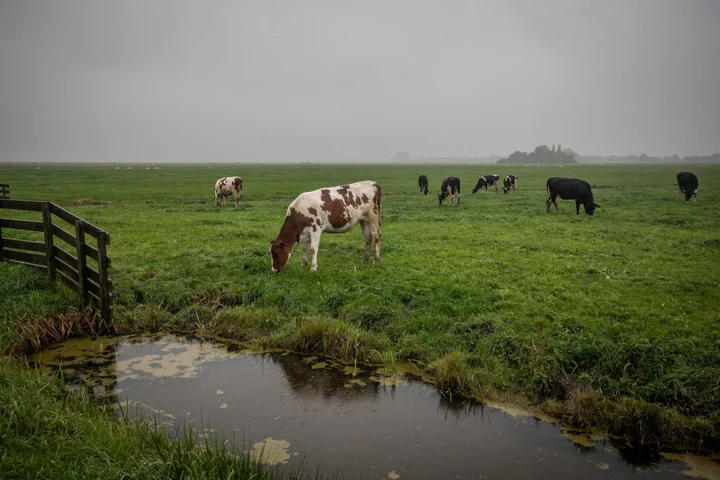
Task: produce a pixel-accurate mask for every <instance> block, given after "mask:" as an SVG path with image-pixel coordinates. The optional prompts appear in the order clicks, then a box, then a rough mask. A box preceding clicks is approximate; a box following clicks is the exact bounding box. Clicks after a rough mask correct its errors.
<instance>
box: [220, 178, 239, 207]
mask: <svg viewBox="0 0 720 480" xmlns="http://www.w3.org/2000/svg"><path fill="white" fill-rule="evenodd" d="M242 188H243V180H242V177H223V178H221V179H219V180H218V181H217V182H215V206H217V205H220V201H221V200H222V201H223V203H227V197H229V196H230V195H232V196H233V199H234V200H235V206H236V207H237V206H238V197H240V200H242V196H243V193H242Z"/></svg>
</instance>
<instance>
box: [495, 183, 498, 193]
mask: <svg viewBox="0 0 720 480" xmlns="http://www.w3.org/2000/svg"><path fill="white" fill-rule="evenodd" d="M497 184H498V182H495V184H494V185H495V193H497V192H498V185H497Z"/></svg>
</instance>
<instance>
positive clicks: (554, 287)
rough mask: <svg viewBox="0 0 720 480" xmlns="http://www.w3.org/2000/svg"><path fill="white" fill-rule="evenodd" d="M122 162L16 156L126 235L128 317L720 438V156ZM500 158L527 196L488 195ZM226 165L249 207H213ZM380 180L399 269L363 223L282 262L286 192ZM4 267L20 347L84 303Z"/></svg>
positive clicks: (31, 176)
mask: <svg viewBox="0 0 720 480" xmlns="http://www.w3.org/2000/svg"><path fill="white" fill-rule="evenodd" d="M115 167H116V166H115V165H112V166H110V165H102V166H100V165H94V166H79V165H78V166H68V165H42V166H41V167H40V169H38V168H37V166H36V165H33V166H28V165H0V168H1V170H0V183H8V184H10V185H11V196H12V198H16V199H27V200H50V201H53V202H56V203H59V204H60V205H62V206H64V207H65V208H67V209H69V210H71V211H72V212H74V213H76V214H77V215H79V216H81V217H83V218H84V219H86V220H88V221H90V222H92V223H94V224H95V225H97V226H99V227H100V228H102V229H104V230H106V231H108V232H109V233H110V236H111V245H110V246H109V254H110V256H111V257H112V269H111V277H112V279H113V282H114V291H113V299H114V305H115V307H114V320H113V325H112V328H113V329H114V330H115V331H118V332H130V331H136V330H143V329H152V330H163V329H164V330H174V331H177V330H182V331H190V332H196V333H199V334H204V335H217V336H222V337H230V338H237V339H242V340H249V341H254V342H256V343H258V344H259V345H262V346H274V347H281V348H288V349H292V350H296V351H300V352H308V353H313V354H320V355H325V356H328V357H330V358H334V359H336V360H340V361H345V362H353V361H358V362H371V363H377V364H384V365H387V366H389V367H392V365H393V364H394V363H396V362H398V361H401V360H409V361H411V362H414V363H416V364H418V365H419V366H421V367H422V368H424V369H426V370H427V371H428V372H429V373H431V374H432V375H433V377H434V378H435V381H436V382H437V383H438V385H439V386H440V387H441V388H443V389H446V390H448V391H450V392H453V393H460V394H465V395H470V396H476V397H478V398H480V399H483V398H488V399H496V400H502V401H513V402H519V403H527V404H531V405H534V406H536V407H537V408H539V409H541V410H543V411H544V412H546V413H548V414H551V415H554V416H556V417H558V418H561V419H562V420H563V421H565V422H567V423H570V424H573V425H575V426H578V427H582V428H588V429H596V430H600V431H607V432H609V433H612V434H615V435H620V436H626V437H627V438H628V439H629V440H632V441H639V442H644V443H655V444H659V445H665V446H670V447H685V448H698V447H699V448H701V449H715V450H716V449H718V443H717V442H718V440H720V434H719V433H718V432H720V413H719V412H720V288H718V287H719V286H720V208H718V206H719V205H720V166H717V165H714V166H707V167H702V166H700V165H689V166H688V165H685V166H680V167H676V166H607V165H604V166H590V165H576V166H567V165H566V166H563V167H559V166H541V167H536V166H529V167H524V166H523V167H510V166H500V165H473V166H468V165H455V166H453V165H443V166H435V165H433V166H431V167H428V166H427V165H422V166H420V165H364V166H362V165H305V164H303V165H267V164H264V165H217V164H213V165H159V169H158V170H155V169H154V168H151V169H149V170H148V169H146V166H145V165H132V166H131V167H132V168H130V169H128V166H127V165H121V166H120V167H119V168H120V169H119V170H116V168H115ZM153 167H154V166H153ZM681 170H683V171H684V170H688V171H693V172H694V173H696V174H697V176H698V178H699V181H700V187H699V193H698V201H697V202H692V201H690V202H685V201H681V200H680V199H679V194H678V192H677V187H676V186H675V174H676V173H677V172H678V171H681ZM489 173H497V174H499V175H501V178H502V177H504V176H505V175H506V174H508V173H515V174H518V176H519V189H518V191H517V192H516V193H511V194H508V195H503V194H502V190H500V192H499V193H498V194H495V193H494V192H492V191H489V192H487V193H486V192H485V191H481V192H478V193H477V194H475V195H471V191H472V188H473V186H474V185H475V182H476V181H477V178H478V177H479V176H480V175H484V174H489ZM420 174H425V175H427V176H428V177H429V180H430V190H431V194H430V195H428V196H420V195H418V193H417V177H418V175H420ZM228 175H240V176H242V177H243V179H244V198H243V200H242V201H241V203H240V206H239V207H238V208H234V207H233V206H232V205H231V202H229V206H223V207H216V206H215V205H214V203H213V200H212V191H213V185H214V182H215V180H216V179H217V178H219V177H222V176H228ZM449 175H454V176H458V177H460V179H461V181H462V200H461V202H460V206H459V207H457V208H456V207H455V206H452V207H451V206H448V205H443V206H442V207H439V206H438V200H437V195H436V194H435V192H437V190H439V187H440V183H441V181H442V180H443V179H444V178H445V177H447V176H449ZM550 176H567V177H575V178H581V179H584V180H586V181H588V182H589V183H590V184H591V185H592V186H593V192H594V195H595V202H596V203H598V204H599V205H600V208H599V209H598V210H597V211H596V212H595V215H594V216H593V217H587V216H585V215H584V214H582V215H580V216H576V215H575V204H574V202H571V201H560V203H559V205H560V213H559V214H556V213H555V210H554V208H552V210H551V213H550V214H547V213H546V212H545V199H546V197H547V196H546V193H545V181H546V179H547V178H548V177H550ZM360 180H375V181H376V182H377V183H378V184H379V185H380V186H381V187H382V191H383V201H382V235H383V240H382V260H381V263H380V265H372V264H363V263H362V256H363V251H364V245H363V239H362V234H361V232H360V229H359V228H357V229H355V230H353V231H352V232H350V233H347V234H343V235H330V234H324V235H323V236H322V240H321V242H320V249H319V254H318V265H319V270H318V272H310V271H309V269H307V268H300V261H301V249H300V246H296V247H295V248H296V249H295V255H293V257H292V258H291V260H290V262H289V264H288V266H287V267H286V268H285V269H284V270H283V271H282V272H281V273H279V274H273V273H271V271H270V261H269V254H268V247H269V240H270V239H272V238H274V237H275V236H276V235H277V233H278V231H279V229H280V226H281V225H282V222H283V218H284V215H285V211H286V209H287V206H288V204H289V203H290V202H291V201H292V200H293V199H294V198H295V197H296V196H297V195H298V194H299V193H301V192H304V191H309V190H314V189H316V188H320V187H325V186H334V185H339V184H343V183H349V182H355V181H360ZM581 212H582V208H581ZM0 216H10V217H13V218H36V216H33V215H32V214H30V213H27V214H23V213H19V212H14V211H3V212H1V213H0ZM3 235H6V236H12V237H15V238H20V237H23V238H24V237H27V238H32V234H29V233H24V232H23V233H20V232H15V231H13V232H10V233H7V232H5V231H4V232H3ZM0 279H2V281H1V282H0V329H1V330H0V343H1V345H2V347H3V349H4V350H5V352H6V353H7V352H19V351H22V349H23V346H24V345H25V342H26V340H27V339H26V338H25V337H24V335H26V333H21V330H19V329H18V327H17V325H18V323H22V324H25V325H29V326H30V327H28V328H29V330H27V331H30V330H32V328H35V327H33V326H37V325H39V320H38V319H39V318H42V317H54V316H56V315H58V314H62V313H66V312H68V311H70V310H72V309H74V308H77V306H78V303H77V302H78V300H77V298H76V295H74V294H73V293H71V292H69V291H67V290H65V289H64V288H62V287H59V286H55V285H51V284H49V283H48V281H47V280H45V279H44V275H43V273H42V272H41V271H35V270H31V269H28V268H26V267H23V266H17V265H9V264H7V263H0ZM37 328H40V327H39V326H37ZM27 331H26V330H23V331H22V332H27Z"/></svg>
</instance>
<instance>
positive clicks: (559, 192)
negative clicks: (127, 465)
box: [214, 172, 698, 273]
mask: <svg viewBox="0 0 720 480" xmlns="http://www.w3.org/2000/svg"><path fill="white" fill-rule="evenodd" d="M499 183H500V176H499V175H495V174H490V175H483V176H482V177H480V178H479V179H478V181H477V183H476V184H475V188H473V191H472V193H476V192H477V191H478V190H480V189H482V188H484V189H485V191H486V192H487V189H488V187H494V190H495V193H497V192H498V184H499ZM517 185H518V176H517V175H515V174H511V175H507V176H506V177H505V178H504V180H503V193H505V194H507V193H509V192H510V190H511V189H512V191H513V192H516V191H517ZM677 185H678V189H679V191H680V198H682V197H683V196H684V197H685V200H686V201H687V200H690V198H693V199H694V200H695V201H697V192H698V179H697V177H696V176H695V175H694V174H692V173H690V172H680V173H678V174H677ZM429 186H430V183H429V181H428V177H427V176H426V175H420V176H419V177H418V190H419V192H420V194H421V195H427V194H428V191H429ZM242 188H243V180H242V178H241V177H223V178H220V179H218V180H217V182H215V192H214V198H215V205H216V206H219V205H220V203H221V202H222V203H227V197H229V196H232V197H233V199H234V201H235V206H236V207H237V206H238V202H239V200H242V196H243V195H242ZM545 189H546V192H547V194H548V198H547V200H546V201H545V206H546V211H547V212H548V213H550V206H551V205H555V211H556V212H558V213H559V211H560V210H559V208H558V204H557V197H560V198H561V199H562V200H575V212H576V214H577V215H580V205H582V206H583V208H584V210H585V213H586V214H587V215H592V214H593V213H594V212H595V209H596V208H600V205H598V204H597V203H595V199H594V198H593V193H592V188H591V187H590V184H589V183H588V182H586V181H584V180H579V179H577V178H561V177H550V178H548V179H547V182H546V183H545ZM446 199H449V201H448V203H449V204H450V205H452V203H453V200H455V205H456V206H460V179H459V178H458V177H447V178H446V179H445V180H443V181H442V184H441V186H440V191H439V192H438V200H439V204H440V205H442V204H443V203H444V202H445V200H446ZM381 200H382V191H381V189H380V186H379V185H378V184H377V183H375V182H373V181H364V182H358V183H351V184H348V185H340V186H337V187H328V188H320V189H318V190H314V191H312V192H305V193H301V194H300V195H299V196H298V197H297V198H296V199H295V200H293V201H292V203H290V206H289V207H288V209H287V212H286V214H285V221H284V222H283V225H282V227H281V228H280V232H279V233H278V235H277V238H275V239H274V240H271V241H270V260H271V268H272V271H273V272H275V273H277V272H279V271H280V270H282V269H283V268H284V267H285V265H287V262H288V260H289V259H290V254H291V253H292V249H293V246H294V245H295V244H296V243H300V244H302V247H303V260H302V266H306V265H308V263H309V264H310V270H313V271H315V270H317V268H318V265H317V254H318V249H319V248H320V235H321V234H322V233H323V232H328V233H345V232H348V231H350V230H352V229H353V228H354V227H355V226H357V225H360V227H361V229H362V233H363V237H364V238H365V257H364V260H363V261H364V262H367V261H368V260H369V259H370V253H371V250H372V247H373V246H374V247H375V249H374V250H375V251H374V263H379V262H380V241H381V233H380V210H381Z"/></svg>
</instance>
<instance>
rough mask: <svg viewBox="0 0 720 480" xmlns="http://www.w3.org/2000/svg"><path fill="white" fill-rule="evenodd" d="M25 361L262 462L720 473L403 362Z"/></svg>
mask: <svg viewBox="0 0 720 480" xmlns="http://www.w3.org/2000/svg"><path fill="white" fill-rule="evenodd" d="M28 360H29V361H30V362H31V364H32V363H35V364H37V365H40V366H42V367H43V368H44V369H46V371H48V372H49V373H52V374H58V373H59V371H61V370H62V372H63V375H64V376H65V379H66V382H67V384H68V385H70V386H71V388H75V389H82V390H85V391H87V392H88V393H90V394H92V395H94V396H96V397H97V398H98V399H99V401H100V402H101V403H104V404H107V405H110V406H112V407H113V408H117V409H118V411H119V410H120V407H122V409H123V410H126V411H129V412H130V414H131V415H134V414H135V413H134V412H137V411H140V412H142V413H143V414H145V415H150V416H154V417H155V418H156V419H157V421H158V422H160V423H164V424H166V425H168V426H174V425H182V424H183V423H185V424H188V423H190V424H193V425H194V426H195V427H196V428H198V429H199V430H200V431H202V434H203V436H210V435H222V436H224V438H227V439H233V438H235V439H237V440H238V441H242V440H243V439H245V441H246V445H247V446H248V447H249V446H251V447H249V451H250V454H251V455H253V456H254V457H255V458H258V459H260V460H261V461H263V462H267V463H271V464H273V465H283V466H284V465H290V466H293V465H295V466H300V465H301V464H303V465H304V466H305V467H307V466H308V465H312V466H314V465H319V466H320V467H321V468H322V470H323V471H325V472H340V474H341V475H342V476H344V478H352V477H360V476H362V478H364V479H410V478H412V479H438V478H457V479H465V478H467V479H481V478H484V479H504V478H540V477H546V478H555V479H566V478H567V479H569V478H576V477H582V478H583V480H591V479H624V478H627V479H629V478H633V479H635V478H640V479H646V478H647V479H685V480H687V479H688V478H689V477H688V476H692V477H695V478H708V479H720V463H719V462H718V460H717V459H715V460H713V459H708V458H702V457H694V456H692V455H676V454H666V453H660V452H657V451H652V450H648V449H629V448H627V447H626V446H625V445H622V444H616V443H614V442H613V441H611V440H600V439H597V438H592V437H588V436H583V435H577V434H572V433H567V432H565V433H563V431H562V429H561V427H560V426H559V425H557V424H554V423H550V422H545V421H542V420H541V419H539V418H537V417H534V416H528V415H527V413H528V412H524V411H522V410H516V409H512V408H510V409H508V408H506V407H503V406H501V405H497V406H487V405H481V404H478V403H476V402H473V401H466V400H465V401H464V400H461V399H457V398H453V399H449V398H447V397H445V396H443V395H441V394H439V393H438V391H437V390H436V389H435V388H434V387H433V386H432V385H429V384H427V383H425V382H423V381H422V379H421V378H420V377H419V376H418V374H419V373H420V372H417V371H415V370H413V369H412V368H411V367H407V368H406V369H400V370H398V372H397V374H396V375H384V374H383V372H382V370H376V369H373V368H367V367H361V368H357V367H352V368H351V367H344V366H341V365H335V364H332V363H325V362H322V361H320V360H319V359H317V358H302V357H299V356H296V355H293V354H287V353H262V354H258V353H254V352H252V351H249V350H245V349H243V348H241V347H239V346H238V345H237V344H223V343H219V342H201V341H198V340H194V339H186V338H182V337H176V336H170V335H164V336H163V335H156V336H152V337H126V338H113V339H111V338H99V339H97V340H91V339H77V340H70V341H68V342H66V343H64V344H61V345H56V346H54V347H51V348H49V349H48V350H45V351H43V352H41V353H39V354H37V355H34V356H32V357H29V359H28ZM320 365H322V366H320ZM126 405H127V406H129V408H127V409H126V408H125V406H126ZM496 407H497V408H496ZM503 408H504V409H505V411H503ZM171 431H172V429H171ZM261 439H263V440H261Z"/></svg>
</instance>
